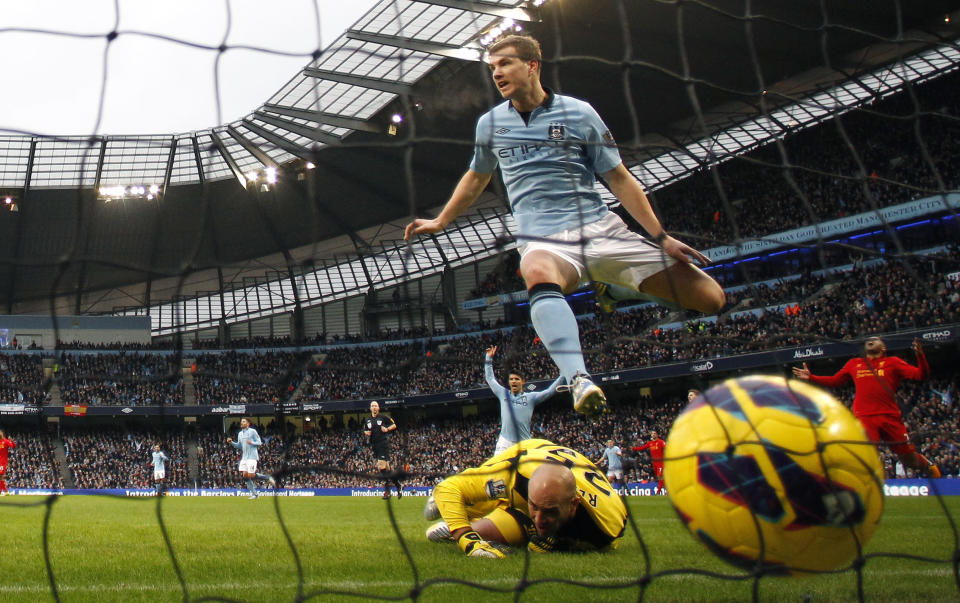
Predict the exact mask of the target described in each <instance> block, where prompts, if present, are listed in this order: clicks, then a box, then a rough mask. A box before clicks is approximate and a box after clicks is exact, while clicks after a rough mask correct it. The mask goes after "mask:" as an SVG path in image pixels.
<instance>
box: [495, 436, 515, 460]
mask: <svg viewBox="0 0 960 603" xmlns="http://www.w3.org/2000/svg"><path fill="white" fill-rule="evenodd" d="M514 444H516V442H511V441H510V440H508V439H507V438H505V437H503V436H500V437H499V438H497V449H496V450H494V451H493V455H494V456H496V455H498V454H500V453H501V452H503V451H504V450H506V449H507V448H509V447H511V446H513V445H514Z"/></svg>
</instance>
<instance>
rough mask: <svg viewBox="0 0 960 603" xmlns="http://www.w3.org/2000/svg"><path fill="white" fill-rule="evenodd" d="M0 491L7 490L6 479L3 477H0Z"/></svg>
mask: <svg viewBox="0 0 960 603" xmlns="http://www.w3.org/2000/svg"><path fill="white" fill-rule="evenodd" d="M0 492H9V490H7V480H5V479H0Z"/></svg>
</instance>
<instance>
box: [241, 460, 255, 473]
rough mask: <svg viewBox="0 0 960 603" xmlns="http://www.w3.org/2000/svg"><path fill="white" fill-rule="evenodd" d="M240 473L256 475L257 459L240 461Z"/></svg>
mask: <svg viewBox="0 0 960 603" xmlns="http://www.w3.org/2000/svg"><path fill="white" fill-rule="evenodd" d="M240 471H242V472H243V473H256V472H257V459H243V460H242V461H240Z"/></svg>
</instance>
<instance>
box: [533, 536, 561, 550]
mask: <svg viewBox="0 0 960 603" xmlns="http://www.w3.org/2000/svg"><path fill="white" fill-rule="evenodd" d="M527 548H528V549H530V552H531V553H552V552H553V551H555V550H557V539H556V538H554V537H553V536H540V535H539V534H536V535H534V536H531V537H530V542H529V543H527Z"/></svg>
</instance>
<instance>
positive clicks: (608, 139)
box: [603, 130, 616, 147]
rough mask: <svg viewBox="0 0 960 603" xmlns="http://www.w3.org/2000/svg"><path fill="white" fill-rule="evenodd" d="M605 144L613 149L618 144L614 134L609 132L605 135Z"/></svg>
mask: <svg viewBox="0 0 960 603" xmlns="http://www.w3.org/2000/svg"><path fill="white" fill-rule="evenodd" d="M603 142H604V144H606V145H607V146H608V147H612V146H614V145H615V144H616V142H615V141H614V140H613V134H611V133H610V130H607V131H606V132H604V133H603Z"/></svg>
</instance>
